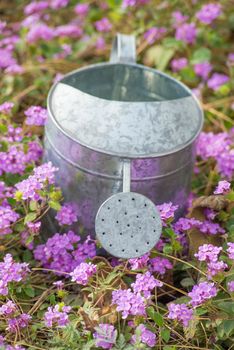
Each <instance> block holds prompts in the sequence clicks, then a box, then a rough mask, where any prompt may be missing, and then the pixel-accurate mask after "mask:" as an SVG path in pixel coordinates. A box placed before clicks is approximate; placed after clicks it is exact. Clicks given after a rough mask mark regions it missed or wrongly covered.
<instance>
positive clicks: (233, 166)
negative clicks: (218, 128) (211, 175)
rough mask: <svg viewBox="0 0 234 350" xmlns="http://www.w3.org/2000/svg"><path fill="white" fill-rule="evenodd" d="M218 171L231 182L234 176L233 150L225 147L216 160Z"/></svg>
mask: <svg viewBox="0 0 234 350" xmlns="http://www.w3.org/2000/svg"><path fill="white" fill-rule="evenodd" d="M216 160H217V167H218V171H219V172H220V173H221V175H222V176H224V177H226V178H227V179H229V180H231V179H232V177H233V174H234V149H233V148H231V147H227V148H226V149H225V150H224V151H223V152H222V153H220V154H219V155H218V156H217V158H216Z"/></svg>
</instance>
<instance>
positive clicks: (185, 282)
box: [180, 277, 195, 288]
mask: <svg viewBox="0 0 234 350" xmlns="http://www.w3.org/2000/svg"><path fill="white" fill-rule="evenodd" d="M180 284H181V286H182V287H184V288H186V287H192V286H194V284H195V282H194V280H193V279H192V278H190V277H186V278H183V279H182V280H181V281H180Z"/></svg>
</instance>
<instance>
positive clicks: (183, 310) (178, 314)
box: [167, 303, 193, 327]
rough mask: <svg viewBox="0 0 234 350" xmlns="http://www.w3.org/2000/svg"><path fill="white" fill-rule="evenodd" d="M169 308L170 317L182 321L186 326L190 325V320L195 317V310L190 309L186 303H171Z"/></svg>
mask: <svg viewBox="0 0 234 350" xmlns="http://www.w3.org/2000/svg"><path fill="white" fill-rule="evenodd" d="M168 310H169V314H168V316H167V317H168V318H170V319H172V320H178V321H181V322H182V324H183V326H184V327H188V325H189V321H190V320H192V318H193V310H191V309H189V308H188V307H187V305H186V304H175V303H170V304H169V305H168Z"/></svg>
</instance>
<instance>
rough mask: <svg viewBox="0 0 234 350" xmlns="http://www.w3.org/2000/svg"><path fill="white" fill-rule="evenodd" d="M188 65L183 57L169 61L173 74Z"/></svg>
mask: <svg viewBox="0 0 234 350" xmlns="http://www.w3.org/2000/svg"><path fill="white" fill-rule="evenodd" d="M187 65H188V60H187V58H185V57H181V58H178V59H174V60H172V61H171V68H172V70H173V72H179V71H180V70H181V69H183V68H185V67H186V66H187Z"/></svg>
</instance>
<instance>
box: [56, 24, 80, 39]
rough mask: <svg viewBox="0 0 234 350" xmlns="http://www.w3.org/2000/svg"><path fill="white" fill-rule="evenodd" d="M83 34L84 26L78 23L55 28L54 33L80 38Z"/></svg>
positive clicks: (60, 35) (59, 35)
mask: <svg viewBox="0 0 234 350" xmlns="http://www.w3.org/2000/svg"><path fill="white" fill-rule="evenodd" d="M82 34H83V30H82V28H80V27H79V26H78V25H77V24H73V23H69V24H65V25H63V26H59V27H57V28H56V29H55V32H54V35H55V36H58V37H70V38H79V37H80V36H81V35H82Z"/></svg>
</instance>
